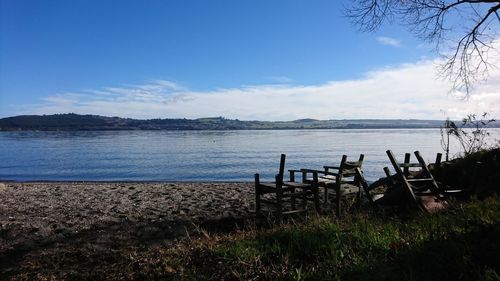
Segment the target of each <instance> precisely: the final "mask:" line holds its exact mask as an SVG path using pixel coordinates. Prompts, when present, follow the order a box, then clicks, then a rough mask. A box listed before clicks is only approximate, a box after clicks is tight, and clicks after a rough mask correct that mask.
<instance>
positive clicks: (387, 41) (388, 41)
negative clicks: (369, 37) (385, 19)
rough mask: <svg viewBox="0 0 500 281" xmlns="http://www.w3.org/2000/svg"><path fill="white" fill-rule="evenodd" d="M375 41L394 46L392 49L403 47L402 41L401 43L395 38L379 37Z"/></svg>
mask: <svg viewBox="0 0 500 281" xmlns="http://www.w3.org/2000/svg"><path fill="white" fill-rule="evenodd" d="M375 39H376V40H377V42H379V43H380V44H382V45H387V46H392V47H396V48H399V47H401V41H399V40H398V39H395V38H391V37H386V36H379V37H377V38H375Z"/></svg>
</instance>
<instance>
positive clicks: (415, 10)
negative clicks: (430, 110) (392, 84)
mask: <svg viewBox="0 0 500 281" xmlns="http://www.w3.org/2000/svg"><path fill="white" fill-rule="evenodd" d="M352 2H353V4H352V6H351V7H349V8H347V10H346V14H347V16H348V17H349V18H350V19H351V21H352V22H353V23H354V24H355V25H357V26H358V27H359V28H360V29H361V30H362V31H369V32H372V31H375V30H377V29H378V28H379V27H380V26H381V25H382V24H383V23H384V22H385V21H393V20H397V21H398V22H400V23H401V24H404V25H405V26H407V27H408V28H409V30H410V31H412V32H413V33H414V34H415V35H416V36H417V37H419V38H421V39H422V40H424V41H426V42H431V43H434V44H436V49H437V50H438V51H439V52H440V53H443V54H444V56H445V57H446V59H447V60H446V62H445V63H444V64H443V65H442V68H441V74H442V75H443V76H444V77H447V78H449V79H450V80H451V81H452V82H453V90H458V91H461V92H464V93H465V94H466V97H469V95H470V94H471V92H472V89H473V85H474V84H475V83H476V82H478V81H480V80H483V79H486V78H487V76H488V72H489V69H490V68H491V67H492V65H491V64H489V63H488V52H489V51H490V50H491V49H492V48H493V47H492V44H491V43H492V42H493V41H494V40H498V34H497V32H498V28H497V29H495V28H492V26H493V25H494V26H496V27H498V26H499V24H500V16H499V14H498V12H499V9H500V1H499V0H455V1H451V0H354V1H352ZM464 30H465V31H464ZM461 32H463V33H462V35H460V33H461ZM450 44H451V45H452V46H453V47H452V51H451V52H450V51H449V50H448V49H447V48H446V47H447V46H448V45H450ZM443 49H444V51H443Z"/></svg>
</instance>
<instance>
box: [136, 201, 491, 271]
mask: <svg viewBox="0 0 500 281" xmlns="http://www.w3.org/2000/svg"><path fill="white" fill-rule="evenodd" d="M202 234H204V235H201V236H202V237H201V238H197V239H193V240H190V241H187V242H185V243H184V244H183V245H180V246H179V247H178V248H176V249H175V250H172V251H169V252H168V253H164V254H163V255H162V256H161V257H160V258H159V259H157V260H156V262H155V263H152V264H149V265H147V266H145V267H142V270H141V272H137V273H136V275H135V277H136V278H139V279H142V278H144V279H174V280H223V279H224V280H249V279H254V278H257V279H259V280H500V277H499V275H500V199H499V198H497V197H491V198H488V199H486V200H484V201H477V202H472V203H467V204H464V205H462V204H458V203H457V205H455V206H454V207H453V208H451V209H450V210H448V211H446V212H444V213H441V214H436V215H417V214H415V215H413V216H409V217H404V218H396V217H383V216H380V215H370V214H358V215H352V216H349V217H346V218H344V219H342V220H335V219H332V218H327V217H318V218H315V219H312V220H309V221H308V222H303V223H298V224H297V223H295V224H289V225H282V226H276V227H274V228H273V229H261V230H256V229H251V230H247V231H241V232H239V233H237V234H232V235H226V236H210V235H208V234H206V233H204V232H202Z"/></svg>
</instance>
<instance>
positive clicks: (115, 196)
mask: <svg viewBox="0 0 500 281" xmlns="http://www.w3.org/2000/svg"><path fill="white" fill-rule="evenodd" d="M253 197H254V189H253V183H135V182H127V183H92V182H86V183H76V182H75V183H67V182H64V183H63V182H57V183H9V182H5V183H0V279H6V280H9V279H24V278H25V279H46V278H49V279H51V278H54V279H65V276H66V277H67V276H71V275H72V274H73V273H76V272H77V271H79V270H81V269H82V268H92V269H93V270H94V272H93V273H94V274H98V273H99V270H103V271H109V270H110V267H113V266H116V267H117V270H119V268H122V269H123V268H130V267H133V266H135V265H131V264H129V263H131V262H132V261H133V260H134V258H133V257H134V255H140V253H141V252H143V251H147V250H148V249H151V248H154V247H161V246H165V245H170V244H172V243H174V242H175V241H176V240H177V239H179V238H182V237H185V236H186V233H187V232H190V231H192V230H193V229H195V228H196V227H198V226H200V225H201V226H203V227H207V228H213V229H217V228H224V227H233V226H234V225H235V224H236V223H237V222H238V221H239V220H242V219H244V218H248V217H250V216H252V210H253V208H254V206H253V201H254V200H253ZM61 269H63V270H62V271H61ZM111 270H112V269H111ZM21 273H22V274H21ZM78 274H80V273H78ZM124 274H126V272H124ZM80 276H81V274H80ZM124 278H126V276H124Z"/></svg>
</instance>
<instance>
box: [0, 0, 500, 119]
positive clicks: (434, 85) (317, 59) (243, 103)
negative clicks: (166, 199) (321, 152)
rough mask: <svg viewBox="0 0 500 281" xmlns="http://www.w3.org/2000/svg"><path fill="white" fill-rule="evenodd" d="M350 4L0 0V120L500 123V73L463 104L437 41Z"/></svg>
mask: <svg viewBox="0 0 500 281" xmlns="http://www.w3.org/2000/svg"><path fill="white" fill-rule="evenodd" d="M348 3H349V1H331V0H307V1H306V0H273V1H269V0H254V1H249V0H231V1H230V0H212V1H207V0H146V1H144V0H129V1H120V0H72V1H60V0H45V1H39V0H23V1H19V0H0V117H7V116H14V115H20V114H54V113H69V112H73V113H79V114H98V115H105V116H120V117H131V118H140V119H148V118H201V117H216V116H222V117H226V118H231V119H240V120H295V119H301V118H315V119H360V118H383V119H392V118H402V119H444V118H446V117H447V116H449V117H451V118H460V117H464V116H465V115H466V114H468V113H481V112H484V111H487V112H489V113H490V114H491V116H493V117H500V71H499V70H498V69H497V68H494V69H493V70H492V71H491V73H490V77H489V79H488V80H487V81H485V82H483V83H481V84H479V85H477V87H476V88H475V90H474V93H473V95H472V96H471V98H470V99H469V100H466V101H464V100H463V99H461V98H459V97H460V96H461V95H460V93H454V92H450V88H451V85H450V83H449V82H448V81H446V80H445V79H442V78H441V77H439V75H438V73H437V66H438V65H439V64H440V63H442V59H441V58H440V57H439V55H438V54H436V52H435V50H434V48H433V47H432V46H430V45H429V44H426V43H424V42H422V41H421V40H419V39H418V38H415V36H413V35H412V34H410V33H409V32H408V30H407V29H406V28H405V27H403V26H399V25H396V24H386V25H384V26H383V27H382V28H381V29H380V30H378V31H377V32H373V33H363V32H360V31H359V30H358V28H357V27H356V26H354V25H353V24H352V23H351V22H350V21H349V19H348V18H347V17H345V15H344V9H343V8H344V6H345V5H346V4H348ZM499 46H500V44H499ZM498 62H500V61H498ZM494 64H497V61H494ZM497 65H500V63H498V64H497Z"/></svg>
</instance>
